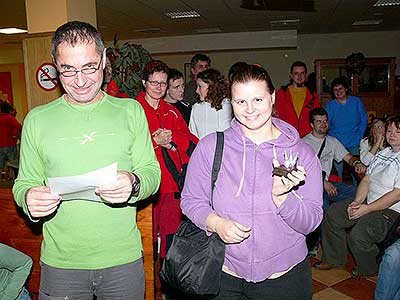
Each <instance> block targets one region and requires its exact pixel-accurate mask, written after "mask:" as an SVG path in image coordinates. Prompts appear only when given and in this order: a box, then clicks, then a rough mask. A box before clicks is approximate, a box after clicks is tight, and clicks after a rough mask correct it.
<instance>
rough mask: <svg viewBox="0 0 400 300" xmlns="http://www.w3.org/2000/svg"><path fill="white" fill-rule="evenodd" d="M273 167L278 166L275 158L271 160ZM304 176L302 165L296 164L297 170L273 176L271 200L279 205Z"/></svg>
mask: <svg viewBox="0 0 400 300" xmlns="http://www.w3.org/2000/svg"><path fill="white" fill-rule="evenodd" d="M272 163H273V165H274V167H279V162H278V161H277V160H276V159H273V161H272ZM305 178H306V171H305V169H304V167H302V166H297V170H293V171H291V172H289V173H288V175H287V176H286V177H283V176H282V177H281V176H273V179H272V200H273V201H274V203H275V205H276V206H277V207H280V206H281V205H282V203H283V202H285V201H286V199H287V196H288V193H289V192H290V191H291V190H292V189H293V188H294V187H296V186H298V185H299V184H300V183H301V182H302V181H304V179H305Z"/></svg>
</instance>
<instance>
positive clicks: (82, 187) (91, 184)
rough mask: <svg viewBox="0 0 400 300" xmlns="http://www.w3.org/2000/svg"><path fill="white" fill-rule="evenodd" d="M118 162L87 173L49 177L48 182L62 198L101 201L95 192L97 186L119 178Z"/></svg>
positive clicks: (51, 188) (53, 190) (52, 189)
mask: <svg viewBox="0 0 400 300" xmlns="http://www.w3.org/2000/svg"><path fill="white" fill-rule="evenodd" d="M117 170H118V164H117V163H113V164H111V165H109V166H107V167H104V168H101V169H97V170H95V171H91V172H88V173H85V174H81V175H76V176H65V177H49V178H48V184H49V187H50V190H51V191H52V192H55V193H58V194H59V195H60V196H61V197H62V200H76V199H81V200H89V201H97V202H101V201H102V200H101V198H100V197H99V196H97V195H96V194H95V192H94V191H95V189H96V187H98V186H100V185H104V184H108V183H112V182H114V181H116V180H117Z"/></svg>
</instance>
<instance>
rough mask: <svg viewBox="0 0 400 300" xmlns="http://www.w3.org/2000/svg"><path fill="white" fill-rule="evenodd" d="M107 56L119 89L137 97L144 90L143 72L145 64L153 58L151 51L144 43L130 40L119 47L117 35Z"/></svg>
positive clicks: (132, 96)
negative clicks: (138, 43)
mask: <svg viewBox="0 0 400 300" xmlns="http://www.w3.org/2000/svg"><path fill="white" fill-rule="evenodd" d="M107 56H108V58H109V59H110V62H111V65H112V69H113V73H112V78H113V79H114V80H115V82H116V83H117V85H118V87H119V90H120V91H121V92H125V93H127V94H128V95H129V97H131V98H135V97H136V96H137V94H139V92H141V91H142V90H143V85H142V79H141V74H142V71H143V68H144V66H145V65H146V64H147V63H148V62H149V61H150V60H151V55H150V53H149V52H148V51H147V50H146V49H144V48H143V46H142V45H136V44H132V43H128V42H124V43H123V44H122V46H121V47H119V46H118V40H117V38H116V37H115V38H114V45H113V47H109V48H108V49H107Z"/></svg>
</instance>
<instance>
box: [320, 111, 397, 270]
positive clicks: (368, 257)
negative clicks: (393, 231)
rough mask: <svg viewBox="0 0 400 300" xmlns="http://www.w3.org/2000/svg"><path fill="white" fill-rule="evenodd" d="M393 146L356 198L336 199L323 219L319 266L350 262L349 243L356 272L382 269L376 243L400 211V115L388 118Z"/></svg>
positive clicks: (381, 156)
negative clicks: (377, 259)
mask: <svg viewBox="0 0 400 300" xmlns="http://www.w3.org/2000/svg"><path fill="white" fill-rule="evenodd" d="M386 140H387V142H388V143H389V145H390V147H388V148H386V149H384V150H382V151H380V152H379V153H378V154H377V155H376V156H375V158H374V160H373V161H372V162H371V164H370V165H369V167H368V169H367V173H366V175H365V176H364V178H363V179H362V180H361V182H360V184H359V186H358V188H357V193H356V197H355V198H354V200H345V201H341V202H337V203H334V204H333V205H332V206H330V207H329V208H328V209H327V210H326V213H325V218H324V220H323V222H322V248H323V256H322V262H320V263H317V264H316V265H315V267H317V268H319V269H321V270H329V269H332V268H335V267H341V266H344V265H345V264H346V261H347V257H348V252H347V246H349V248H350V251H351V252H352V254H353V257H354V261H355V264H356V268H354V269H353V270H352V276H371V275H375V274H376V273H377V272H378V263H377V261H376V257H377V255H378V253H379V249H378V247H377V245H376V243H379V242H381V241H383V240H384V239H385V236H386V234H387V232H388V231H389V229H390V227H391V226H392V224H393V223H394V222H395V220H396V219H397V218H398V216H399V215H400V172H399V170H400V117H392V118H389V119H388V120H387V121H386Z"/></svg>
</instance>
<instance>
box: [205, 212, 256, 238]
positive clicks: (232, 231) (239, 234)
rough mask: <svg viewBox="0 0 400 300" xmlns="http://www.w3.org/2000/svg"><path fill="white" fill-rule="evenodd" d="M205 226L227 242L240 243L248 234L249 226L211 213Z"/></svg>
mask: <svg viewBox="0 0 400 300" xmlns="http://www.w3.org/2000/svg"><path fill="white" fill-rule="evenodd" d="M207 228H208V229H209V230H210V231H213V232H216V233H217V234H218V235H219V237H220V238H221V239H222V240H223V241H224V242H225V243H228V244H234V243H240V242H241V241H243V240H244V239H247V238H248V237H249V236H250V231H251V228H250V227H247V226H244V225H242V224H240V223H238V222H235V221H232V220H228V219H225V218H222V217H220V216H217V215H216V214H211V215H209V216H208V218H207Z"/></svg>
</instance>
